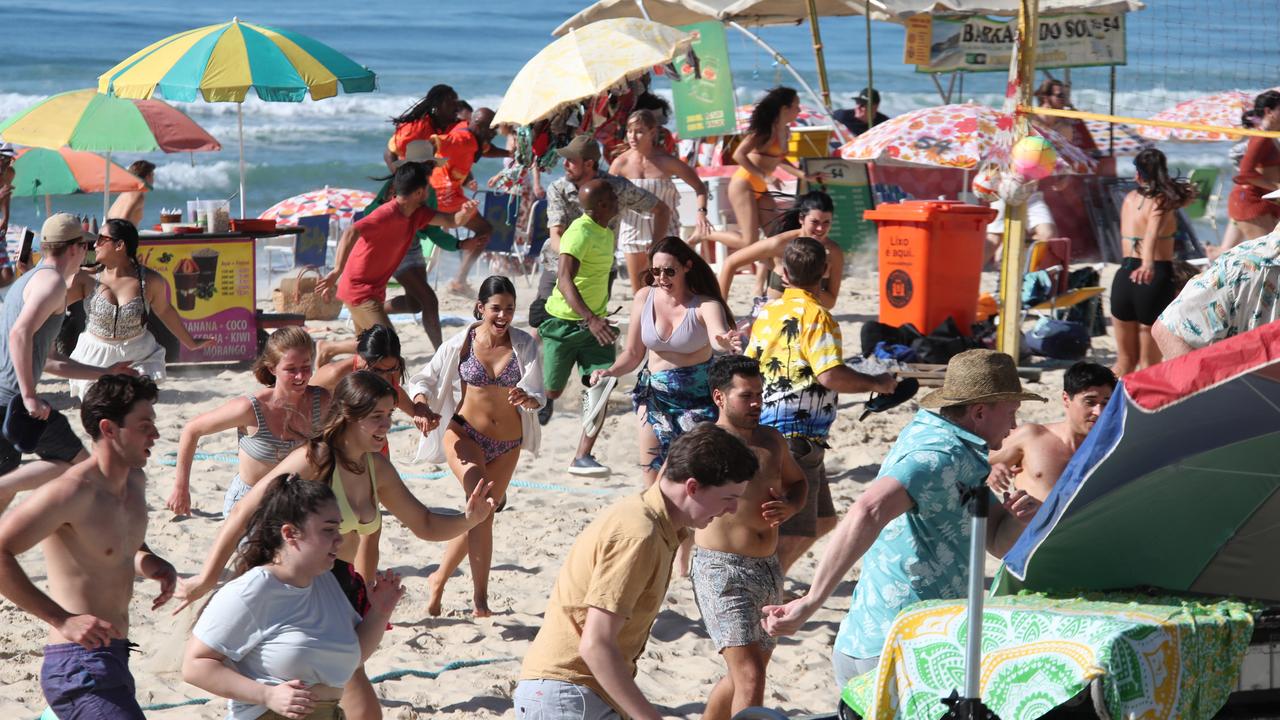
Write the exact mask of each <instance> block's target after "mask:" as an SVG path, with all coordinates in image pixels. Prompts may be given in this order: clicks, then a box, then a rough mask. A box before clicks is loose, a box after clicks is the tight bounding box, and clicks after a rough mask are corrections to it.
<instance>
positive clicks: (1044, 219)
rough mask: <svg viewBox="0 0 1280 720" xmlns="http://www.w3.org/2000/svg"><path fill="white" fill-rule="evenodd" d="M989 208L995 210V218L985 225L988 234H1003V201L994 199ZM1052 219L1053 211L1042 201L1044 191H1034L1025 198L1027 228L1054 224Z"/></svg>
mask: <svg viewBox="0 0 1280 720" xmlns="http://www.w3.org/2000/svg"><path fill="white" fill-rule="evenodd" d="M991 209H992V210H995V211H996V219H995V220H992V221H991V224H990V225H988V226H987V234H988V235H1003V234H1004V201H1003V200H996V201H995V202H993V203H991ZM1056 224H1057V223H1055V222H1054V221H1053V213H1051V212H1049V206H1048V204H1046V203H1045V201H1044V193H1042V192H1039V191H1036V192H1033V193H1031V197H1030V198H1028V199H1027V229H1033V228H1037V227H1039V226H1041V225H1056Z"/></svg>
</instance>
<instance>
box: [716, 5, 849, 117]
mask: <svg viewBox="0 0 1280 720" xmlns="http://www.w3.org/2000/svg"><path fill="white" fill-rule="evenodd" d="M725 24H726V25H728V26H729V27H731V28H733V29H734V30H737V31H738V32H740V33H742V34H743V35H746V36H747V37H748V38H750V39H751V41H752V42H754V43H755V44H756V45H759V46H760V47H761V48H762V49H763V50H764V51H765V52H767V53H769V54H770V55H772V56H773V60H774V62H776V63H778V65H780V66H781V67H783V68H785V69H786V71H787V72H789V73H791V77H793V78H795V81H796V83H797V84H799V85H800V87H801V88H802V89H803V90H804V91H805V92H806V93H807V94H808V95H809V97H811V98H813V101H814V103H816V104H817V105H818V109H819V110H821V111H822V114H823V115H825V116H826V118H827V119H828V120H830V121H831V126H832V128H833V129H834V130H835V132H836V135H837V136H839V137H840V139H841V140H842V141H844V142H848V141H849V140H852V139H853V138H851V137H849V133H848V131H847V130H846V129H845V127H844V125H843V124H841V123H838V122H836V119H835V118H834V117H832V116H831V110H830V108H828V107H827V106H826V105H825V104H823V102H822V97H821V96H820V95H818V93H817V92H815V91H814V89H813V86H811V85H810V84H809V83H808V82H807V81H806V80H805V79H804V76H803V75H801V74H800V73H799V72H797V71H796V69H795V68H794V67H792V66H791V62H790V61H789V60H787V58H786V57H784V56H783V54H782V53H780V52H778V51H777V50H774V49H773V47H772V46H771V45H769V43H767V42H765V41H764V40H762V39H761V38H760V36H759V35H756V34H755V33H753V32H751V31H750V30H748V29H746V28H744V27H742V25H741V24H739V23H738V21H736V20H729V21H727V22H726V23H725Z"/></svg>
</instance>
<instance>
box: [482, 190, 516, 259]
mask: <svg viewBox="0 0 1280 720" xmlns="http://www.w3.org/2000/svg"><path fill="white" fill-rule="evenodd" d="M519 210H520V197H519V196H518V195H511V194H509V193H504V192H494V191H486V192H485V193H484V197H483V202H482V210H481V212H482V213H483V216H484V219H485V220H487V221H489V225H490V226H492V227H493V232H492V234H490V235H489V244H488V245H487V246H485V250H484V255H483V257H484V261H485V264H486V265H488V266H489V274H490V275H511V274H513V273H512V269H513V268H517V269H518V268H521V267H522V266H523V259H524V255H523V253H519V252H517V251H516V246H515V243H516V217H517V216H518V213H519Z"/></svg>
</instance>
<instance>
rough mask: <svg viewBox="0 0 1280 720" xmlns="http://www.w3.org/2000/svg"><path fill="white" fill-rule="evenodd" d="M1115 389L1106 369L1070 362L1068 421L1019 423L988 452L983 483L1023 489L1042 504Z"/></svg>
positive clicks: (1065, 390) (1065, 380)
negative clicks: (989, 473)
mask: <svg viewBox="0 0 1280 720" xmlns="http://www.w3.org/2000/svg"><path fill="white" fill-rule="evenodd" d="M1115 389H1116V376H1115V374H1114V373H1112V372H1111V370H1110V369H1108V368H1105V367H1103V366H1101V365H1098V364H1096V363H1091V362H1078V363H1076V364H1075V365H1072V366H1071V368H1070V369H1068V370H1067V372H1066V374H1065V375H1063V376H1062V405H1063V407H1064V408H1065V409H1066V411H1067V419H1066V420H1063V421H1062V422H1056V423H1051V424H1049V425H1040V424H1038V423H1025V424H1023V425H1019V426H1018V427H1017V428H1016V429H1015V430H1014V431H1013V432H1012V433H1010V435H1009V439H1008V440H1005V441H1004V445H1003V446H1002V447H1001V448H1000V449H999V450H997V451H996V452H993V453H991V457H990V461H991V475H990V476H989V477H988V478H987V484H988V485H989V486H990V487H991V489H992V490H995V491H996V492H1007V493H1012V492H1013V491H1014V490H1015V489H1017V490H1026V491H1027V494H1028V495H1030V496H1032V497H1034V498H1035V499H1037V500H1039V501H1040V502H1044V499H1045V498H1046V497H1048V496H1049V493H1050V492H1051V491H1052V490H1053V486H1054V485H1055V484H1056V483H1057V482H1058V477H1059V476H1060V475H1062V471H1063V470H1065V469H1066V467H1067V463H1069V462H1071V456H1072V455H1075V453H1076V450H1078V449H1079V448H1080V444H1081V443H1083V442H1084V439H1085V436H1087V435H1088V434H1089V431H1090V430H1092V429H1093V424H1094V423H1096V422H1097V421H1098V418H1099V417H1101V416H1102V411H1103V409H1105V408H1106V407H1107V401H1108V400H1110V399H1111V393H1112V392H1113V391H1114V390H1115Z"/></svg>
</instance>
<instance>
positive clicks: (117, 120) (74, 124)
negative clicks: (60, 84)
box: [0, 88, 222, 153]
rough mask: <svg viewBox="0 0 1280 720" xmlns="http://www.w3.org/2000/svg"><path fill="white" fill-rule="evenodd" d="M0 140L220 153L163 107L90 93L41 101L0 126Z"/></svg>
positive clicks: (185, 119)
mask: <svg viewBox="0 0 1280 720" xmlns="http://www.w3.org/2000/svg"><path fill="white" fill-rule="evenodd" d="M0 137H3V138H4V139H5V140H6V141H8V142H12V143H17V144H19V145H29V146H32V147H44V148H54V149H56V148H60V147H69V148H71V149H72V150H90V151H93V152H153V151H156V150H163V151H164V152H167V153H174V152H205V151H213V150H221V149H222V146H221V145H219V144H218V141H217V140H216V139H215V138H214V137H213V136H212V135H210V134H209V133H207V132H205V130H204V128H202V127H200V126H199V125H197V124H196V123H195V121H194V120H192V119H191V118H189V117H187V116H186V114H184V113H183V112H182V111H180V110H178V109H177V108H175V107H173V106H172V105H169V104H168V103H165V102H162V101H160V100H125V99H122V98H116V97H111V96H108V95H100V94H98V92H97V91H95V90H94V89H93V88H86V89H84V90H72V91H70V92H64V93H59V94H57V95H53V96H51V97H48V98H45V99H44V100H41V101H40V102H39V103H37V104H35V105H32V106H31V107H29V108H27V109H26V110H23V111H21V112H19V113H17V114H15V115H13V116H11V117H9V118H8V119H7V120H5V121H4V122H0Z"/></svg>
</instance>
